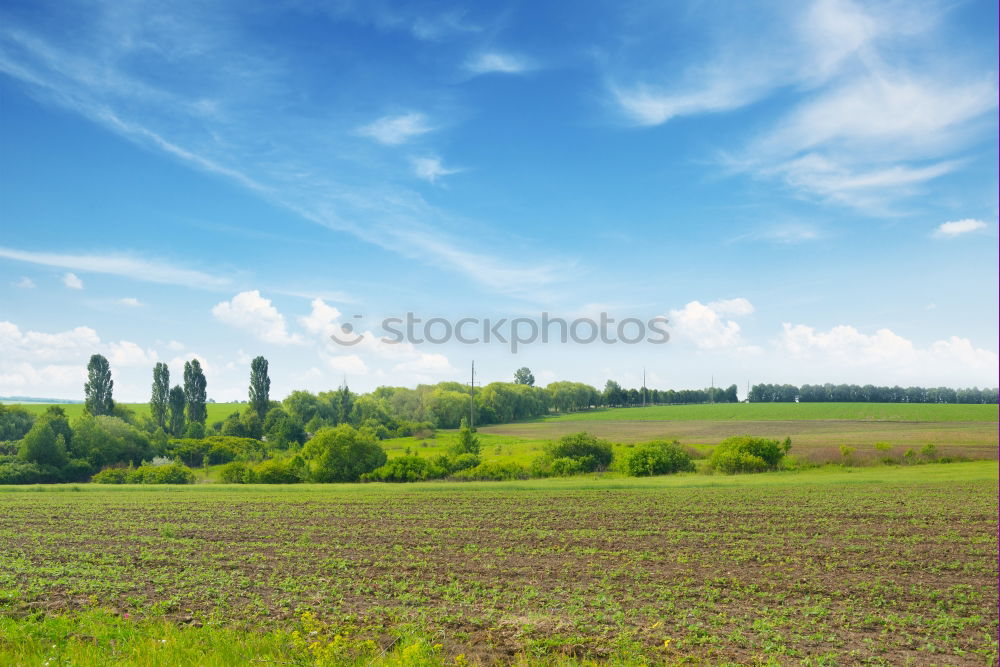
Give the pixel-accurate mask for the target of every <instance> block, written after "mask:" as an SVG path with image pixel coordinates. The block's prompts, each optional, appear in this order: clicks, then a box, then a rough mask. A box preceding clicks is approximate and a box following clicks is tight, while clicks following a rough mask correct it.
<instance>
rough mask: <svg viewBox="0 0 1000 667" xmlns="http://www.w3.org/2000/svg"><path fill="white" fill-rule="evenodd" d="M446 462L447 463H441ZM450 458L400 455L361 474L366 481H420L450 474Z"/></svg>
mask: <svg viewBox="0 0 1000 667" xmlns="http://www.w3.org/2000/svg"><path fill="white" fill-rule="evenodd" d="M441 463H444V464H445V465H441ZM447 463H448V459H447V458H444V457H440V458H439V459H438V460H437V461H430V460H428V459H425V458H422V457H420V456H400V457H398V458H395V459H391V460H389V461H388V462H387V463H386V464H385V465H383V466H380V467H378V468H376V469H375V470H373V471H371V472H369V473H366V474H364V475H362V476H361V479H362V480H363V481H366V482H419V481H421V480H426V479H441V478H442V477H445V476H447V475H448V472H449V469H448V466H447Z"/></svg>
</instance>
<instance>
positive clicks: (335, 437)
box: [302, 424, 387, 482]
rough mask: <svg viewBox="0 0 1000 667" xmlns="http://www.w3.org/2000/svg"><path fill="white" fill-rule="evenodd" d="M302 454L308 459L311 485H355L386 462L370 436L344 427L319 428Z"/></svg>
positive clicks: (371, 435)
mask: <svg viewBox="0 0 1000 667" xmlns="http://www.w3.org/2000/svg"><path fill="white" fill-rule="evenodd" d="M302 454H303V455H304V456H305V457H306V459H308V460H309V463H310V468H311V469H310V475H309V477H310V480H311V481H314V482H357V481H358V480H359V479H361V475H363V474H365V473H367V472H371V471H373V470H375V469H376V468H378V467H380V466H383V465H385V462H386V459H387V457H386V455H385V450H383V449H382V447H381V446H379V444H378V440H377V439H376V437H375V434H374V433H372V432H371V431H369V430H368V429H365V428H362V429H354V428H353V427H351V426H349V425H347V424H341V425H340V426H334V427H333V428H323V429H320V431H319V433H317V434H316V435H314V436H313V437H312V439H311V440H309V442H307V443H306V445H305V447H303V449H302Z"/></svg>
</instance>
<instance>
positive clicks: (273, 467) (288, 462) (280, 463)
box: [253, 456, 307, 484]
mask: <svg viewBox="0 0 1000 667" xmlns="http://www.w3.org/2000/svg"><path fill="white" fill-rule="evenodd" d="M306 473H307V471H306V467H305V462H304V461H303V460H302V459H301V458H300V457H298V456H296V457H294V458H291V459H269V460H267V461H264V462H263V463H260V464H258V465H256V466H254V468H253V481H254V483H256V484H298V483H299V482H301V481H302V480H303V479H305V477H306Z"/></svg>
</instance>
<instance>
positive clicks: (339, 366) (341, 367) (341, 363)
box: [324, 354, 368, 375]
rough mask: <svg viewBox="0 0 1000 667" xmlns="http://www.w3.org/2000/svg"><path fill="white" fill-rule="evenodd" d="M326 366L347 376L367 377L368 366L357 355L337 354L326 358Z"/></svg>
mask: <svg viewBox="0 0 1000 667" xmlns="http://www.w3.org/2000/svg"><path fill="white" fill-rule="evenodd" d="M324 361H325V362H326V365H327V366H329V367H330V369H331V370H334V371H336V372H338V373H344V374H345V375H367V374H368V365H367V364H365V362H364V360H363V359H362V358H361V357H359V356H358V355H356V354H335V355H326V356H325V357H324Z"/></svg>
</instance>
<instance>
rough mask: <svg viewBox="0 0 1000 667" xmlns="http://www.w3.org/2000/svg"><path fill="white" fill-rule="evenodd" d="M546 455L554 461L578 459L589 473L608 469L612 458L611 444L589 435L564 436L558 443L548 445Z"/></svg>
mask: <svg viewBox="0 0 1000 667" xmlns="http://www.w3.org/2000/svg"><path fill="white" fill-rule="evenodd" d="M545 453H546V454H547V455H548V456H550V457H551V458H552V459H559V458H571V459H577V460H578V461H580V462H581V465H583V467H584V469H585V470H586V471H587V472H593V471H595V470H604V469H606V468H607V467H608V466H609V465H611V458H612V453H611V443H610V442H608V441H607V440H600V439H598V438H595V437H594V436H592V435H590V434H589V433H574V434H572V435H564V436H563V437H561V438H559V441H558V442H556V443H550V444H548V445H546V447H545Z"/></svg>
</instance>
